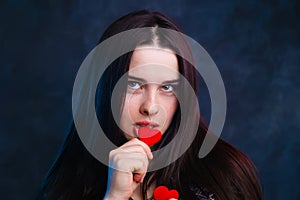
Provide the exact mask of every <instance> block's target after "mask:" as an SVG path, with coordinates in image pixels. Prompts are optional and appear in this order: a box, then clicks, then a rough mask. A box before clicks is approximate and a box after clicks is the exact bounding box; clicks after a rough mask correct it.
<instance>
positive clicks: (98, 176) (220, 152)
mask: <svg viewBox="0 0 300 200" xmlns="http://www.w3.org/2000/svg"><path fill="white" fill-rule="evenodd" d="M144 27H150V28H151V29H150V30H151V31H150V32H148V33H145V37H141V38H139V39H138V41H139V42H138V43H137V44H136V47H135V48H134V51H132V52H129V53H126V54H125V55H122V56H120V57H119V58H118V59H116V60H115V61H114V62H113V63H111V64H110V66H109V67H108V68H107V69H106V70H105V72H104V74H103V75H102V77H101V79H100V81H99V84H98V87H97V92H96V113H97V117H98V120H99V123H100V125H101V127H102V129H103V131H104V133H105V134H106V135H107V137H108V138H109V139H110V140H111V141H112V142H113V143H114V144H115V145H117V146H118V147H117V148H116V149H114V150H112V151H111V152H110V154H109V155H107V158H108V159H109V166H110V167H108V166H106V165H105V164H102V163H101V162H99V161H98V160H97V159H95V158H94V157H93V156H92V155H90V153H89V152H88V151H87V150H86V148H85V147H84V145H83V144H82V142H81V140H80V138H79V136H78V133H77V130H76V126H75V125H74V123H72V125H71V127H70V130H69V133H68V135H67V138H66V140H65V143H64V145H63V148H62V150H61V151H60V153H59V155H58V157H57V159H56V161H55V163H54V164H53V166H52V167H51V169H50V171H49V173H48V175H47V177H46V179H45V181H44V182H43V184H42V187H41V190H40V192H39V195H38V199H95V200H96V199H97V200H99V199H118V200H119V199H120V200H121V199H134V200H136V199H143V200H146V199H153V191H154V189H155V188H156V187H157V186H161V185H164V186H167V187H168V188H169V189H176V190H177V191H178V192H179V196H180V197H179V199H184V200H193V199H230V200H232V199H239V200H240V199H249V200H250V199H251V200H255V199H257V200H258V199H263V194H262V188H261V185H260V182H259V180H258V178H257V175H256V168H255V166H254V164H253V163H252V162H251V160H250V159H249V158H248V157H247V156H246V155H245V154H243V153H242V152H241V151H239V150H238V149H236V148H234V147H233V146H231V145H230V144H228V143H226V142H225V141H223V140H221V139H218V141H217V143H216V145H215V146H214V148H213V149H212V151H211V152H210V153H209V154H208V155H207V156H206V157H204V158H201V159H200V158H199V157H198V153H199V150H200V147H201V145H202V142H203V140H204V138H205V136H206V134H207V126H206V125H205V124H204V123H203V121H202V120H201V118H200V117H199V115H198V114H197V110H198V109H195V107H194V106H191V105H194V104H189V102H190V101H191V100H190V98H189V96H188V93H186V91H187V90H185V88H186V83H185V82H184V81H182V78H181V76H182V77H184V78H185V79H186V80H187V82H188V84H189V85H191V87H192V88H193V90H194V91H197V77H198V75H197V73H196V70H194V67H193V66H192V65H191V64H190V63H189V62H187V61H186V59H183V58H182V57H181V56H179V55H178V54H176V52H178V51H182V49H184V51H188V48H185V47H184V48H181V47H182V46H185V42H182V41H178V44H179V45H178V44H174V40H173V39H174V38H172V36H170V35H165V34H163V33H161V32H160V31H159V28H166V29H171V30H175V31H179V32H180V29H179V28H178V27H177V25H176V24H175V23H174V22H172V21H171V20H170V19H168V18H167V17H166V16H164V15H162V14H161V13H158V12H150V11H145V10H143V11H138V12H134V13H130V14H128V15H126V16H124V17H122V18H120V19H118V20H117V21H116V22H114V23H113V24H112V25H111V26H109V27H108V29H107V30H106V31H105V33H104V34H103V36H102V38H101V40H100V43H101V42H103V41H105V40H106V39H108V38H110V37H111V36H114V35H116V34H118V33H121V32H123V31H127V30H131V29H134V28H144ZM187 54H189V53H187ZM124 74H127V76H126V77H127V80H126V87H125V88H123V89H124V91H123V93H122V94H120V99H121V102H120V107H118V108H117V109H119V110H120V118H119V121H118V122H116V121H115V120H114V117H113V112H112V110H111V100H112V94H113V90H114V88H115V86H116V84H117V82H118V81H119V80H120V78H121V77H122V76H123V75H124ZM179 97H180V98H182V99H181V101H182V102H183V103H182V104H181V103H180V104H179V101H178V98H179ZM186 113H188V114H186ZM181 123H184V124H185V125H184V126H180V124H181ZM117 124H118V125H117ZM198 124H199V126H196V125H198ZM142 127H148V128H149V129H150V130H159V131H160V132H161V133H162V139H161V140H160V141H159V142H157V143H156V144H154V145H153V146H151V147H149V146H148V145H146V144H145V143H144V142H142V141H141V140H139V139H137V138H138V137H139V130H140V129H141V128H142ZM179 129H180V131H179ZM193 130H196V135H195V137H192V136H190V135H191V134H190V133H191V132H193ZM176 134H184V137H185V138H186V139H187V140H191V141H192V142H191V144H190V145H189V147H188V148H187V150H186V151H184V153H183V154H182V155H180V157H179V158H178V159H175V161H174V162H171V163H170V164H168V165H167V166H164V167H162V168H159V169H156V170H153V171H148V168H149V165H150V163H151V162H152V161H151V160H153V155H154V154H153V153H152V152H153V151H155V150H158V151H159V150H160V149H162V148H164V147H165V146H168V145H171V149H172V151H170V153H169V157H168V158H166V160H168V159H169V158H173V156H175V155H177V154H176V152H177V150H178V149H179V148H180V146H181V143H180V142H178V141H177V142H173V143H172V140H173V139H174V137H175V136H176ZM181 142H182V141H181ZM156 156H157V157H159V156H160V155H156Z"/></svg>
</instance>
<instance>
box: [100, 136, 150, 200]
mask: <svg viewBox="0 0 300 200" xmlns="http://www.w3.org/2000/svg"><path fill="white" fill-rule="evenodd" d="M152 158H153V155H152V152H151V149H150V148H149V147H148V146H147V145H146V144H145V143H143V142H141V141H140V140H138V139H136V138H134V139H132V140H130V141H128V142H126V143H125V144H124V145H122V146H121V147H119V148H117V149H115V150H112V151H111V152H110V154H109V172H108V184H107V191H106V195H105V198H104V199H120V200H122V199H126V200H128V199H129V198H130V197H131V195H132V193H133V191H134V190H135V189H136V188H137V186H138V184H140V183H142V182H143V179H144V177H145V175H146V172H147V169H148V163H149V162H148V160H149V159H152Z"/></svg>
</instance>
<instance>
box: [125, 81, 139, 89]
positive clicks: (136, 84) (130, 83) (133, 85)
mask: <svg viewBox="0 0 300 200" xmlns="http://www.w3.org/2000/svg"><path fill="white" fill-rule="evenodd" d="M141 87H142V84H141V83H139V82H136V81H128V89H131V90H137V89H140V88H141Z"/></svg>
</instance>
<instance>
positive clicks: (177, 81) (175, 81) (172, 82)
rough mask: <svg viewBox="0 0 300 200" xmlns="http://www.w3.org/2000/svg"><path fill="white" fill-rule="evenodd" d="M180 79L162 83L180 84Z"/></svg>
mask: <svg viewBox="0 0 300 200" xmlns="http://www.w3.org/2000/svg"><path fill="white" fill-rule="evenodd" d="M179 82H180V79H174V80H168V81H164V82H162V84H174V83H179Z"/></svg>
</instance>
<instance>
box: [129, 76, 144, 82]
mask: <svg viewBox="0 0 300 200" xmlns="http://www.w3.org/2000/svg"><path fill="white" fill-rule="evenodd" d="M128 79H133V80H137V81H141V82H146V80H145V79H142V78H139V77H135V76H130V75H128Z"/></svg>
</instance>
